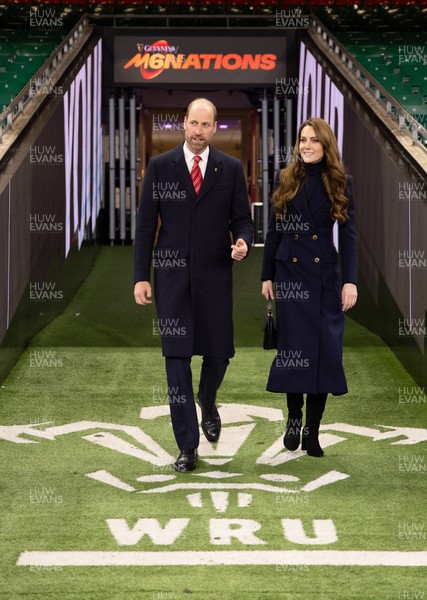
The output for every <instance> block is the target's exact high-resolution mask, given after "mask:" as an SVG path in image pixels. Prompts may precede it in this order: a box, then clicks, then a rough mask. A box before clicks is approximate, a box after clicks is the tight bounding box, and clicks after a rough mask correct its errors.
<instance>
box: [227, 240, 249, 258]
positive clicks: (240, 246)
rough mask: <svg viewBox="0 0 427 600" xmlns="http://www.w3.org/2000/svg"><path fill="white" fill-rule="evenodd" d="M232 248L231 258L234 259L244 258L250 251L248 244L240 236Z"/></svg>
mask: <svg viewBox="0 0 427 600" xmlns="http://www.w3.org/2000/svg"><path fill="white" fill-rule="evenodd" d="M231 248H232V252H231V258H232V259H234V260H242V259H243V258H245V256H246V255H247V253H248V246H247V244H246V242H245V240H242V238H239V239H238V240H237V242H236V243H235V244H232V245H231Z"/></svg>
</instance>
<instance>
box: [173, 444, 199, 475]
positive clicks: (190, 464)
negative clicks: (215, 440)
mask: <svg viewBox="0 0 427 600" xmlns="http://www.w3.org/2000/svg"><path fill="white" fill-rule="evenodd" d="M196 465H197V450H196V449H194V450H181V452H180V455H179V456H178V458H177V459H176V461H175V464H174V467H175V471H179V472H180V473H187V471H194V469H195V468H196Z"/></svg>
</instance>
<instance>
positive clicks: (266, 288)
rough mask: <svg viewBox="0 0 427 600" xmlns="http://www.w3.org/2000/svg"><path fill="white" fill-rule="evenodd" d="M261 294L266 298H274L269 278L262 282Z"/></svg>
mask: <svg viewBox="0 0 427 600" xmlns="http://www.w3.org/2000/svg"><path fill="white" fill-rule="evenodd" d="M261 294H262V295H263V296H264V298H265V299H266V300H274V291H273V282H272V281H271V279H267V280H266V281H263V282H262V291H261Z"/></svg>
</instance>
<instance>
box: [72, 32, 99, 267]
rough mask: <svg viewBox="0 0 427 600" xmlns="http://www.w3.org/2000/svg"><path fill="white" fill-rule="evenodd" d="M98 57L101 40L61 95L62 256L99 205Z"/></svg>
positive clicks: (81, 234)
mask: <svg viewBox="0 0 427 600" xmlns="http://www.w3.org/2000/svg"><path fill="white" fill-rule="evenodd" d="M101 56H102V46H101V40H100V41H99V42H98V44H97V45H96V47H95V48H94V50H93V52H92V54H91V55H90V56H88V58H87V59H86V61H85V63H84V64H83V66H82V67H81V69H80V71H79V72H78V73H77V75H76V78H75V79H74V81H73V83H72V84H71V86H70V88H69V90H67V92H66V93H65V94H64V144H65V153H64V156H65V256H67V254H68V252H69V250H70V245H71V239H72V237H73V235H74V234H77V238H78V247H79V248H80V246H81V244H82V241H83V238H84V233H85V228H86V226H87V225H88V224H89V222H90V224H91V229H92V232H93V231H95V225H96V218H97V216H98V213H99V209H100V207H101V168H102V164H101V161H102V129H101Z"/></svg>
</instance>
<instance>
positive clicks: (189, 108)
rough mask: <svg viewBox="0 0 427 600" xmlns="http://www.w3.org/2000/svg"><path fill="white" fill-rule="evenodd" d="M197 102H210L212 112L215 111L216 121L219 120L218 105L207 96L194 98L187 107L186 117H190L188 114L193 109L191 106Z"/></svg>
mask: <svg viewBox="0 0 427 600" xmlns="http://www.w3.org/2000/svg"><path fill="white" fill-rule="evenodd" d="M196 102H201V103H205V104H208V105H209V106H210V107H211V108H212V112H213V117H214V123H215V121H216V120H217V110H216V106H215V104H214V103H213V102H211V101H210V100H208V99H207V98H195V99H194V100H192V101H191V102H190V104H189V105H188V107H187V111H186V113H185V117H186V118H187V119H188V114H189V112H190V110H191V107H192V106H193V104H195V103H196Z"/></svg>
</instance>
